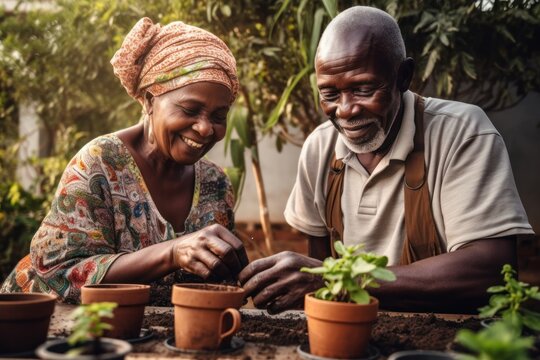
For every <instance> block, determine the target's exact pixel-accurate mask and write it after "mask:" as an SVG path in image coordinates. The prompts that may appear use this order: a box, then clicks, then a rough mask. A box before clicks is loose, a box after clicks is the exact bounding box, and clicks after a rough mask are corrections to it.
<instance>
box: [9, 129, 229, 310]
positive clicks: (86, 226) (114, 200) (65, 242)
mask: <svg viewBox="0 0 540 360" xmlns="http://www.w3.org/2000/svg"><path fill="white" fill-rule="evenodd" d="M194 166H195V187H194V189H195V190H194V194H193V201H192V205H191V210H190V213H189V215H188V217H187V218H186V221H185V224H184V225H185V231H184V233H183V234H187V233H191V232H195V231H197V230H200V229H202V228H204V227H206V226H208V225H211V224H215V223H218V224H221V225H223V226H225V227H226V228H228V229H229V230H231V231H233V230H234V214H233V207H234V195H233V192H232V187H231V184H230V182H229V180H228V178H227V177H226V175H225V174H224V173H223V171H222V170H221V169H220V168H219V167H218V166H216V165H215V164H213V163H211V162H210V161H208V160H206V159H201V160H199V161H198V162H197V163H195V165H194ZM179 235H182V234H177V233H175V232H174V229H173V227H172V225H171V224H170V223H168V222H167V221H166V220H165V219H164V218H163V217H162V216H161V215H160V213H159V211H158V209H157V208H156V206H155V204H154V202H153V201H152V198H151V196H150V193H149V191H148V189H147V187H146V185H145V183H144V180H143V178H142V175H141V172H140V171H139V168H138V167H137V165H136V163H135V160H134V159H133V157H132V156H131V154H130V152H129V150H128V149H127V147H126V146H125V145H124V144H123V143H122V141H121V140H120V139H119V138H118V137H117V136H116V135H115V134H109V135H104V136H101V137H98V138H96V139H94V140H92V141H91V142H90V143H88V144H86V145H85V146H84V147H83V148H82V149H81V150H80V151H79V152H78V153H77V155H75V157H74V158H73V159H72V160H71V161H70V163H69V164H68V166H67V168H66V170H65V171H64V174H63V175H62V179H61V180H60V184H59V186H58V189H57V191H56V194H55V198H54V201H53V203H52V206H51V210H50V212H49V213H48V214H47V216H46V217H45V219H44V220H43V222H42V224H41V226H40V228H39V229H38V231H37V232H36V234H35V235H34V238H33V239H32V243H31V245H30V254H29V255H27V256H26V257H24V258H23V259H22V260H21V261H20V262H19V263H18V264H17V266H16V267H15V269H14V270H13V271H12V272H11V274H10V275H9V276H8V277H7V279H6V280H5V281H4V283H3V285H2V288H1V291H0V292H46V293H55V294H57V295H58V296H59V298H60V299H61V300H62V301H64V302H69V303H77V302H79V297H80V287H81V286H82V285H84V284H94V283H99V282H100V281H101V280H102V279H103V277H104V276H105V274H106V273H107V270H108V269H109V266H111V264H112V263H113V262H114V261H115V260H116V259H117V258H118V257H119V256H120V255H122V254H125V253H129V252H134V251H137V250H140V249H142V248H145V247H147V246H150V245H153V244H157V243H160V242H163V241H167V240H171V239H173V238H175V237H177V236H179ZM169 277H170V276H169ZM174 281H179V280H178V276H177V277H176V280H175V279H174V278H173V279H169V281H168V283H169V285H170V284H171V283H172V282H174ZM159 283H160V282H158V284H159Z"/></svg>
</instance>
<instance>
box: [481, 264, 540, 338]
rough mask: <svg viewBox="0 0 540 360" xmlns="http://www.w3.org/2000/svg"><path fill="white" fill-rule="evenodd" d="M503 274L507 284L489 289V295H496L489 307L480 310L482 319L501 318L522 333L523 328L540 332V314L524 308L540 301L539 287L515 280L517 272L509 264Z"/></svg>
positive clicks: (491, 299)
mask: <svg viewBox="0 0 540 360" xmlns="http://www.w3.org/2000/svg"><path fill="white" fill-rule="evenodd" d="M501 274H503V276H504V282H505V284H504V285H497V286H492V287H490V288H488V289H487V291H488V292H489V293H493V294H494V295H492V296H491V297H490V299H489V304H488V305H486V306H484V307H482V308H480V309H479V310H480V317H481V318H490V317H494V316H501V317H502V318H503V319H504V320H506V321H507V322H509V323H510V324H513V325H514V326H515V327H516V329H518V330H519V331H520V332H521V329H522V328H523V326H525V327H527V328H529V329H531V330H534V331H540V313H537V312H535V311H532V310H529V309H526V308H525V307H524V306H523V304H524V303H525V302H526V301H528V300H530V299H532V300H540V292H539V290H538V286H532V287H531V286H530V285H529V284H527V283H524V282H521V281H518V280H517V279H515V277H514V276H515V274H516V272H515V271H514V269H512V266H511V265H509V264H505V265H504V266H503V268H502V271H501Z"/></svg>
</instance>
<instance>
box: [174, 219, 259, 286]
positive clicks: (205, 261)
mask: <svg viewBox="0 0 540 360" xmlns="http://www.w3.org/2000/svg"><path fill="white" fill-rule="evenodd" d="M173 242H174V243H173V246H172V250H171V251H172V258H173V263H174V265H175V266H177V267H178V268H182V269H184V270H186V271H189V272H191V273H193V274H195V275H198V276H200V277H202V278H203V279H208V278H215V279H220V280H235V279H236V278H237V276H238V273H239V272H240V271H241V270H242V269H243V268H244V267H245V266H246V265H247V264H248V262H249V261H248V257H247V254H246V249H245V248H244V245H243V244H242V241H240V240H239V239H238V238H237V237H236V236H234V235H233V234H232V233H231V232H230V231H229V230H227V229H226V228H225V227H223V226H221V225H218V224H215V225H211V226H208V227H206V228H204V229H201V230H199V231H197V232H194V233H192V234H188V235H185V236H182V237H180V238H178V239H176V240H173Z"/></svg>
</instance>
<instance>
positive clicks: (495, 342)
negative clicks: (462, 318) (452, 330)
mask: <svg viewBox="0 0 540 360" xmlns="http://www.w3.org/2000/svg"><path fill="white" fill-rule="evenodd" d="M456 342H457V343H458V344H460V345H462V346H463V347H465V348H466V349H467V350H469V351H470V352H471V354H458V356H457V359H459V360H528V359H529V356H528V354H527V351H528V350H529V349H531V348H532V347H533V343H534V339H533V338H532V337H521V336H520V331H519V329H517V328H516V327H515V326H514V325H513V324H512V323H510V322H508V321H507V320H501V321H496V322H494V323H493V324H491V325H490V326H489V327H487V328H484V329H483V330H481V331H479V332H477V333H475V332H473V331H471V330H469V329H461V330H459V331H458V332H457V334H456Z"/></svg>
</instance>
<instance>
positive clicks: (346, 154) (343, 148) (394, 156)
mask: <svg viewBox="0 0 540 360" xmlns="http://www.w3.org/2000/svg"><path fill="white" fill-rule="evenodd" d="M403 105H404V109H403V120H402V121H401V128H400V129H399V133H398V135H397V136H396V139H395V140H394V143H393V144H392V147H391V148H390V150H389V151H388V154H387V155H386V156H385V158H387V159H388V161H390V160H401V161H405V159H406V158H407V155H409V153H410V152H411V151H412V149H413V144H414V142H413V139H414V130H415V126H414V94H413V93H412V92H411V91H406V92H405V93H404V94H403ZM334 150H335V152H336V159H341V160H343V161H344V162H345V163H347V162H348V160H349V159H350V158H352V157H354V156H355V154H354V153H353V152H352V151H351V150H349V148H348V147H347V145H345V143H344V142H343V140H342V139H341V136H338V138H337V141H336V146H335V149H334Z"/></svg>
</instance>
